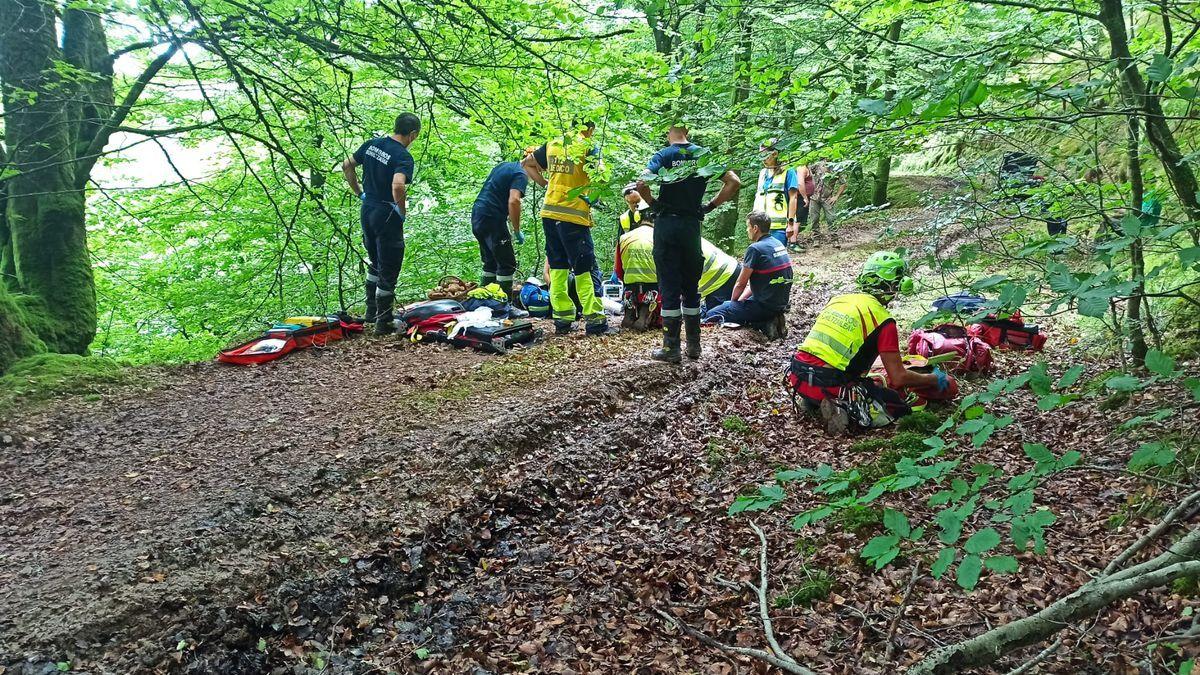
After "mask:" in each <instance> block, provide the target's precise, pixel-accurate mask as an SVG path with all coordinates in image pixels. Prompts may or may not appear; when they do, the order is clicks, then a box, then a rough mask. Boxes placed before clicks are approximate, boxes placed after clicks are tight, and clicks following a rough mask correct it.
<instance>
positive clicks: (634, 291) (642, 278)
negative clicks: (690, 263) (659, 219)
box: [613, 220, 742, 330]
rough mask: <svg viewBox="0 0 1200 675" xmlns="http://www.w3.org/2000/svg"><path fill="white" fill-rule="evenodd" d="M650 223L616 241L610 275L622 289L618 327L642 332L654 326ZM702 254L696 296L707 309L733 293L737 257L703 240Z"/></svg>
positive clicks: (655, 284)
mask: <svg viewBox="0 0 1200 675" xmlns="http://www.w3.org/2000/svg"><path fill="white" fill-rule="evenodd" d="M653 225H654V222H653V220H650V221H648V222H647V224H646V226H645V227H638V228H634V229H633V230H632V231H630V232H628V233H626V234H624V235H622V236H621V239H620V240H618V242H617V255H616V258H615V265H614V269H613V271H614V273H615V274H616V275H617V278H618V279H620V280H621V283H622V284H623V285H624V287H625V293H624V301H625V318H624V320H623V321H622V322H621V327H622V328H634V329H636V330H646V329H647V328H649V327H650V326H657V325H658V324H659V323H660V320H661V317H659V315H658V309H659V307H658V272H657V270H656V268H655V265H654V227H653ZM700 248H701V250H702V251H703V252H704V268H703V270H702V271H701V273H700V295H701V297H702V298H704V304H705V306H707V307H715V306H717V305H719V304H721V303H722V302H725V301H726V300H728V299H729V298H730V296H731V295H732V294H733V286H734V283H735V282H736V281H737V278H738V275H739V274H741V270H742V267H741V263H739V262H738V261H737V258H734V257H733V256H731V255H729V254H728V253H726V252H724V251H722V250H721V249H719V248H717V247H716V246H715V245H714V244H713V243H712V242H710V241H709V240H707V239H703V238H702V239H701V240H700Z"/></svg>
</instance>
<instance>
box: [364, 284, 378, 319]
mask: <svg viewBox="0 0 1200 675" xmlns="http://www.w3.org/2000/svg"><path fill="white" fill-rule="evenodd" d="M375 313H376V312H375V283H374V282H372V281H368V282H367V313H366V315H364V316H363V324H371V323H374V322H375Z"/></svg>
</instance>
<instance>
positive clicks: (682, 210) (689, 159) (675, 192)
mask: <svg viewBox="0 0 1200 675" xmlns="http://www.w3.org/2000/svg"><path fill="white" fill-rule="evenodd" d="M702 150H703V148H701V147H700V146H699V145H696V144H695V143H672V144H671V145H668V146H667V147H665V148H663V149H662V150H659V151H658V152H656V153H654V156H653V157H651V158H650V163H649V164H648V165H646V168H647V169H648V170H650V172H651V173H655V174H657V173H658V172H659V170H660V169H674V168H676V167H679V166H687V165H691V166H693V167H695V165H696V155H697V154H698V153H699V152H700V151H702ZM707 186H708V178H705V177H704V176H699V175H696V174H695V173H693V174H692V175H690V176H688V177H687V178H684V179H682V180H678V181H675V182H672V183H663V184H662V186H661V187H659V189H658V199H657V200H656V203H655V205H654V206H655V209H656V210H657V211H658V212H659V213H672V214H675V215H680V216H700V215H701V213H700V206H701V205H702V202H703V201H704V189H705V188H706V187H707Z"/></svg>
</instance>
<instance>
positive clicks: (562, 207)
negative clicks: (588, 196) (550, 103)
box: [542, 138, 592, 227]
mask: <svg viewBox="0 0 1200 675" xmlns="http://www.w3.org/2000/svg"><path fill="white" fill-rule="evenodd" d="M546 165H547V166H546V175H547V180H548V181H549V184H548V185H547V186H546V201H545V202H544V203H543V204H542V217H543V218H551V219H553V220H562V221H565V222H568V223H575V224H576V225H583V226H585V227H591V226H592V207H591V206H588V203H587V202H585V201H583V199H581V198H580V197H581V196H580V195H579V194H578V192H579V188H582V187H586V186H587V185H589V184H590V183H591V179H590V178H589V177H588V175H587V170H586V167H585V166H584V157H582V156H581V157H579V158H578V159H571V158H570V157H568V156H567V149H566V146H565V145H564V143H563V139H561V138H556V139H554V140H552V141H549V142H547V143H546ZM573 192H574V193H576V196H574V197H573V196H571V195H572V193H573Z"/></svg>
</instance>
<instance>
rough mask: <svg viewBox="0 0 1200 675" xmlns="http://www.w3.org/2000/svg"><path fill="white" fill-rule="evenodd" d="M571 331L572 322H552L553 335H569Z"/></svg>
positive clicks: (573, 325) (573, 327) (573, 328)
mask: <svg viewBox="0 0 1200 675" xmlns="http://www.w3.org/2000/svg"><path fill="white" fill-rule="evenodd" d="M573 330H575V324H574V323H573V322H571V321H563V320H560V319H555V320H554V334H555V335H569V334H570V333H571V331H573Z"/></svg>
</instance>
